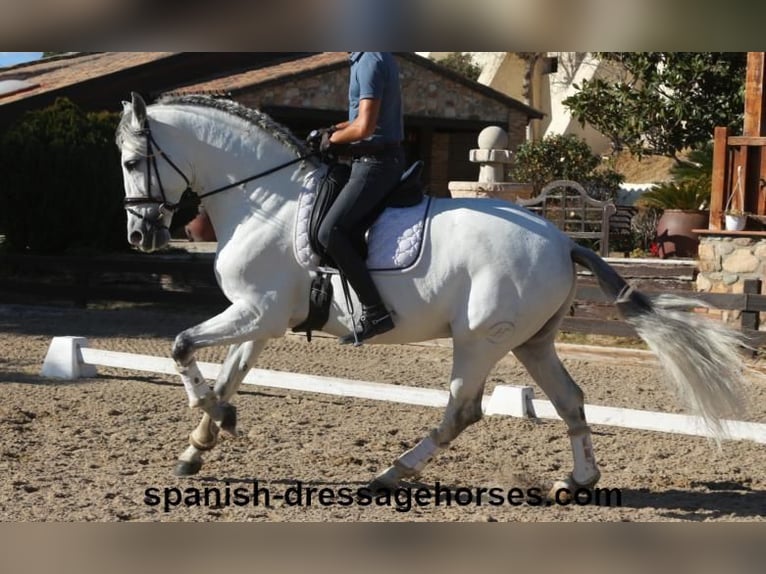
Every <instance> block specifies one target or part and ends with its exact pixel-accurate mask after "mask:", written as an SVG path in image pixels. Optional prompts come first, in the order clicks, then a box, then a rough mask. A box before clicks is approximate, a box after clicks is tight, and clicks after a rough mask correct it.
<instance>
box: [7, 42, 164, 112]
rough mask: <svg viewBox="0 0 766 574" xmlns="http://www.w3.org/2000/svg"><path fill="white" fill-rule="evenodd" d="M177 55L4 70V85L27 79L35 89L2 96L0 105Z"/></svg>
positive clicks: (51, 61)
mask: <svg viewBox="0 0 766 574" xmlns="http://www.w3.org/2000/svg"><path fill="white" fill-rule="evenodd" d="M175 53H176V52H100V53H90V54H76V55H72V56H63V57H53V58H46V59H43V60H37V61H34V62H28V63H26V64H19V65H16V66H11V67H8V68H0V82H2V81H4V80H25V81H27V82H29V83H31V84H33V85H35V87H34V88H30V89H26V90H23V91H19V92H13V93H10V94H8V95H7V96H5V97H3V96H0V105H3V104H6V103H9V102H13V101H16V100H21V99H24V98H28V97H30V96H33V95H37V94H42V93H45V92H49V91H53V90H57V89H60V88H63V87H66V86H70V85H73V84H78V83H80V82H83V81H85V80H90V79H92V78H95V77H100V76H107V75H109V74H111V73H114V72H120V71H122V70H125V69H128V68H132V67H135V66H140V65H142V64H146V63H148V62H154V61H156V60H161V59H162V58H167V57H168V56H171V55H173V54H175Z"/></svg>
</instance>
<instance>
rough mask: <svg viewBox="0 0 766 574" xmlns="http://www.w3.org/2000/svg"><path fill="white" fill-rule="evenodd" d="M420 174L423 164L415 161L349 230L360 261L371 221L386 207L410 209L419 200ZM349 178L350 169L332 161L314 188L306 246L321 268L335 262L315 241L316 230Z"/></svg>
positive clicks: (364, 249)
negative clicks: (318, 259)
mask: <svg viewBox="0 0 766 574" xmlns="http://www.w3.org/2000/svg"><path fill="white" fill-rule="evenodd" d="M422 174H423V162H422V161H420V160H418V161H416V162H415V163H413V164H412V165H411V166H410V167H409V168H407V170H406V171H405V172H404V173H403V174H402V176H401V178H400V179H399V183H397V184H396V185H395V186H394V188H393V189H392V190H391V191H390V192H389V193H387V194H386V196H385V197H384V198H383V200H382V201H381V202H380V203H379V204H378V205H376V206H375V208H374V209H372V210H371V211H370V214H369V216H368V217H367V218H366V219H365V220H364V221H363V222H362V223H361V224H360V226H359V227H358V228H357V229H355V230H353V232H352V237H353V241H354V248H355V249H356V250H357V252H358V253H360V254H362V257H363V258H366V257H367V242H366V241H365V234H366V233H367V230H368V229H369V228H370V227H371V226H372V224H373V223H375V220H376V219H378V217H380V215H381V214H382V213H383V212H384V211H385V209H386V208H387V207H411V206H413V205H417V204H418V203H420V202H421V201H422V200H423V184H422V183H421V181H420V178H421V176H422ZM350 175H351V167H350V166H349V165H347V164H344V163H338V162H333V163H331V164H329V167H328V169H327V174H326V175H325V177H324V178H323V179H322V180H321V181H320V183H319V187H318V189H317V197H316V200H315V201H314V207H313V208H312V210H311V217H310V220H309V244H310V245H311V248H312V249H313V250H314V252H315V253H316V254H317V255H319V258H320V260H321V265H322V266H327V267H335V263H334V262H333V261H332V259H331V258H330V257H329V255H328V254H327V253H326V252H325V249H324V247H323V246H322V244H321V243H320V242H319V239H318V238H317V236H318V234H319V227H320V226H321V225H322V221H324V218H325V216H326V215H327V212H328V211H330V207H332V204H333V203H334V202H335V200H336V199H337V198H338V195H339V194H340V192H341V190H342V189H343V186H345V185H346V183H347V182H348V179H349V177H350Z"/></svg>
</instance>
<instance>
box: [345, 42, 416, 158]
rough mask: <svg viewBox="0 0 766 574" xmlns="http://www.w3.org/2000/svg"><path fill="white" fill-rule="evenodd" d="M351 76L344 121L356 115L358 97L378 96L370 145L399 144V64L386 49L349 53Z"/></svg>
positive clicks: (400, 107)
mask: <svg viewBox="0 0 766 574" xmlns="http://www.w3.org/2000/svg"><path fill="white" fill-rule="evenodd" d="M350 59H351V77H350V81H349V86H348V120H349V121H350V122H353V121H354V120H355V119H356V117H357V116H358V115H359V100H364V99H376V100H377V99H379V100H381V102H380V113H379V114H378V125H377V126H375V131H374V132H373V134H372V136H370V137H369V138H368V139H366V140H364V142H365V143H371V144H376V145H377V144H390V143H399V142H401V141H402V140H403V139H404V125H403V120H402V90H401V85H400V83H399V66H398V65H397V63H396V58H394V56H393V55H392V54H391V53H390V52H351V55H350Z"/></svg>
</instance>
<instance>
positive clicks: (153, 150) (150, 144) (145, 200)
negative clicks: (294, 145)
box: [123, 127, 316, 229]
mask: <svg viewBox="0 0 766 574" xmlns="http://www.w3.org/2000/svg"><path fill="white" fill-rule="evenodd" d="M137 133H138V135H139V136H144V137H146V160H147V161H146V193H147V195H146V197H126V198H125V199H124V200H123V205H124V206H125V210H126V211H127V212H128V213H130V214H132V215H134V216H136V217H138V218H140V219H146V220H147V221H148V222H149V225H150V226H151V227H157V228H161V229H162V228H166V226H165V225H161V224H160V223H159V222H160V221H162V216H163V215H164V214H165V213H175V212H176V211H178V210H179V209H180V208H181V207H183V206H184V205H186V204H191V203H194V204H196V203H198V202H199V200H201V199H204V198H205V197H209V196H211V195H215V194H216V193H221V192H222V191H226V190H227V189H232V188H234V187H238V186H240V185H242V184H243V183H247V182H249V181H253V180H256V179H258V178H261V177H265V176H267V175H270V174H272V173H274V172H277V171H279V170H281V169H284V168H286V167H288V166H291V165H293V164H296V163H298V162H301V161H303V160H304V159H307V158H309V157H311V156H312V155H316V154H315V153H309V154H307V155H301V156H299V157H297V158H295V159H291V160H289V161H287V162H285V163H282V164H280V165H278V166H276V167H272V168H269V169H267V170H266V171H262V172H260V173H257V174H255V175H252V176H250V177H246V178H244V179H241V180H239V181H235V182H234V183H230V184H227V185H224V186H221V187H218V188H216V189H214V190H212V191H208V192H206V193H202V194H197V196H196V199H195V200H193V201H192V202H190V201H184V200H183V196H184V195H185V194H186V192H187V191H189V192H190V191H193V190H192V187H191V182H190V181H189V178H188V177H186V174H184V172H183V171H181V169H180V168H179V167H178V166H177V165H176V164H175V163H174V162H173V160H171V159H170V158H169V157H168V155H167V154H166V153H165V152H164V151H162V148H160V146H159V144H158V143H157V141H156V140H155V139H154V136H153V135H152V132H151V130H150V129H149V128H148V127H147V128H144V129H142V130H141V131H139V132H137ZM157 156H160V157H162V159H164V160H165V161H166V162H167V163H168V165H170V167H172V168H173V169H174V170H175V172H176V173H177V174H178V175H180V176H181V178H182V179H183V180H184V181H185V182H186V189H184V191H183V193H182V194H181V198H182V199H181V200H179V201H178V202H177V203H169V202H168V200H167V198H166V197H165V188H164V187H163V185H162V179H161V178H160V172H159V170H158V169H157ZM152 171H154V176H155V177H156V178H157V185H158V186H159V188H160V196H161V198H156V197H152V195H151V193H152ZM146 204H159V213H160V217H159V218H157V219H150V218H148V217H146V216H144V215H143V214H141V213H139V212H138V211H136V210H134V209H132V207H133V206H136V205H146Z"/></svg>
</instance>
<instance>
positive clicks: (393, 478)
mask: <svg viewBox="0 0 766 574" xmlns="http://www.w3.org/2000/svg"><path fill="white" fill-rule="evenodd" d="M401 480H402V475H401V472H399V469H397V468H396V467H395V466H389V467H388V468H387V469H386V470H384V471H383V472H381V473H380V474H379V475H378V476H376V477H375V478H373V479H372V480H371V481H370V483H369V485H368V487H369V489H370V490H372V491H373V492H379V491H382V490H393V489H395V488H396V487H398V486H399V483H400V482H401Z"/></svg>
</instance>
